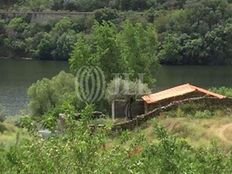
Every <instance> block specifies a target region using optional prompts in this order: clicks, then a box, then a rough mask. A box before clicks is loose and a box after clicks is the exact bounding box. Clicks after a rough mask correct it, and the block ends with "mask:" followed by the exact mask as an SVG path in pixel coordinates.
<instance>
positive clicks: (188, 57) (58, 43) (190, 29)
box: [0, 0, 232, 65]
mask: <svg viewBox="0 0 232 174" xmlns="http://www.w3.org/2000/svg"><path fill="white" fill-rule="evenodd" d="M4 2H9V1H3V2H2V3H4ZM10 2H11V3H5V6H4V5H1V7H2V8H3V10H10V11H11V10H14V9H15V10H16V11H23V12H27V11H29V12H33V11H43V10H44V12H46V10H47V11H48V12H49V11H50V10H73V11H76V12H80V11H89V12H92V13H91V15H80V16H75V15H74V16H72V15H59V11H56V12H55V13H51V14H50V15H47V16H46V15H40V16H39V15H33V13H30V14H27V13H25V14H24V15H20V14H19V15H13V16H11V17H10V18H9V17H7V18H6V15H2V17H0V31H1V32H0V33H1V34H0V38H1V41H0V47H1V48H2V50H4V51H3V52H2V53H1V55H0V56H1V57H33V58H37V59H41V60H48V59H50V60H67V59H69V57H70V56H69V55H70V53H71V52H72V47H73V45H74V44H75V43H76V42H77V41H78V38H79V36H80V35H84V37H86V38H89V37H88V34H91V33H92V31H93V28H94V25H96V21H97V22H98V23H100V24H102V22H103V21H106V22H110V23H112V24H113V25H114V27H116V28H117V29H118V30H120V29H121V26H122V25H123V23H125V21H131V22H132V23H141V24H142V25H143V26H146V27H147V26H152V27H153V32H155V35H156V36H157V37H156V42H154V46H155V47H156V50H155V51H156V52H157V53H156V58H158V59H159V61H160V63H161V64H168V65H180V64H184V65H189V64H191V65H196V64H197V65H221V64H232V60H231V57H232V51H231V49H230V47H231V43H232V41H231V40H232V39H231V38H232V36H231V33H232V32H231V31H232V23H231V21H232V20H231V19H232V6H231V2H230V1H227V0H204V1H195V0H186V1H185V0H176V1H163V0H162V1H161V0H157V1H152V0H144V1H141V0H139V1H138V0H134V1H133V0H131V2H130V3H129V2H127V1H120V3H119V2H117V1H116V0H115V1H107V0H106V1H96V2H95V1H91V3H90V2H87V1H79V0H73V1H67V2H66V3H64V2H63V1H61V2H60V1H59V2H60V3H61V4H58V5H57V4H56V3H58V1H51V2H50V1H43V0H38V1H10ZM46 2H47V3H46ZM126 2H127V3H126ZM54 3H55V4H56V5H57V8H55V9H53V6H52V4H53V5H54ZM69 3H71V4H69ZM115 4H117V5H116V6H114V5H115ZM6 6H7V7H6ZM35 7H36V8H35ZM40 7H41V8H42V9H40ZM68 7H72V8H74V9H69V8H68ZM103 7H107V8H104V9H103ZM131 10H132V11H131ZM135 11H136V12H135ZM138 11H139V12H142V13H140V14H139V15H138ZM122 12H123V13H122ZM65 13H67V14H68V11H66V12H65ZM61 14H62V13H61ZM62 17H65V18H62ZM58 26H60V27H63V28H62V29H61V31H60V33H59V31H57V29H58ZM57 33H59V36H60V37H57V35H56V34H57ZM222 33H223V34H222ZM48 43H49V44H48ZM61 50H62V51H61Z"/></svg>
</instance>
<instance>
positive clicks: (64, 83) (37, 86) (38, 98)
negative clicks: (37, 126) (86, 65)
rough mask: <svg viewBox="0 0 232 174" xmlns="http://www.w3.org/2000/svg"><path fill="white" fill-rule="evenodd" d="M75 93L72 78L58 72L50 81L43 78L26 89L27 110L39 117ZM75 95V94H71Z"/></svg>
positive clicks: (69, 75) (70, 75)
mask: <svg viewBox="0 0 232 174" xmlns="http://www.w3.org/2000/svg"><path fill="white" fill-rule="evenodd" d="M72 93H75V83H74V76H73V75H72V74H68V73H65V72H63V71H62V72H60V73H59V74H58V75H57V76H55V77H53V78H52V79H51V80H49V79H47V78H44V79H42V80H39V81H37V82H36V83H34V84H32V86H31V87H30V88H29V89H28V96H29V109H30V111H31V114H32V115H35V116H40V115H43V114H44V113H46V112H47V111H49V110H51V109H53V108H55V107H56V106H58V105H59V104H61V103H62V102H63V101H64V100H65V99H66V97H67V96H68V95H69V94H72ZM73 95H75V94H73Z"/></svg>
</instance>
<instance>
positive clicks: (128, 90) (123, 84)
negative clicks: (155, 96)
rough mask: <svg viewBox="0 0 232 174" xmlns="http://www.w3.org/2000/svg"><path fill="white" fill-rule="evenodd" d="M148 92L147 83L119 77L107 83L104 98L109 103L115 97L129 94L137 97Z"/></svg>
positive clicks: (119, 97) (121, 97) (123, 96)
mask: <svg viewBox="0 0 232 174" xmlns="http://www.w3.org/2000/svg"><path fill="white" fill-rule="evenodd" d="M148 93H151V90H150V89H149V87H148V85H147V84H146V83H142V82H141V81H140V80H137V81H134V82H133V81H129V80H124V79H121V78H115V79H113V80H112V81H111V82H110V83H109V84H108V85H107V89H106V99H107V101H108V102H109V103H111V102H112V101H113V100H115V99H126V97H127V96H129V95H131V96H134V97H135V98H138V97H140V96H142V95H144V94H148Z"/></svg>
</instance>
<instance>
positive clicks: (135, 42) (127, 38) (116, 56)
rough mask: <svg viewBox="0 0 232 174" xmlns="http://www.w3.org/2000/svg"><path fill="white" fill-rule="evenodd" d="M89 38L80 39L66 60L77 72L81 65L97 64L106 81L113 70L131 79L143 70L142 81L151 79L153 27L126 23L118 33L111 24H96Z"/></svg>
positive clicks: (153, 49)
mask: <svg viewBox="0 0 232 174" xmlns="http://www.w3.org/2000/svg"><path fill="white" fill-rule="evenodd" d="M92 30H93V32H92V33H91V34H90V35H89V36H88V38H84V37H83V38H82V39H81V40H79V41H78V42H77V43H76V45H75V47H74V50H73V52H72V54H71V58H70V60H69V62H70V67H71V69H72V71H73V72H76V71H77V70H78V69H79V68H80V67H82V66H87V65H93V66H99V67H100V68H101V69H102V70H103V71H104V72H105V76H106V79H107V81H109V80H111V79H113V77H114V76H115V73H121V75H123V73H129V75H130V77H131V78H132V79H137V78H139V74H140V73H145V77H144V80H145V81H146V82H152V79H153V77H152V75H153V74H152V72H153V70H154V69H156V65H157V63H158V59H157V56H156V53H157V38H156V33H155V30H154V28H152V27H151V26H148V27H143V26H142V25H141V24H132V23H130V22H129V21H127V22H125V23H124V24H123V26H122V29H121V31H120V32H118V30H117V29H116V27H115V25H114V24H112V23H107V22H104V23H103V24H99V23H97V24H95V25H94V26H93V28H92Z"/></svg>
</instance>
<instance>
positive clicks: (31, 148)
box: [0, 106, 232, 174]
mask: <svg viewBox="0 0 232 174" xmlns="http://www.w3.org/2000/svg"><path fill="white" fill-rule="evenodd" d="M91 112H92V109H91V107H90V106H87V108H86V109H84V110H83V111H82V113H81V114H82V118H83V120H82V121H79V122H76V121H71V120H67V124H68V125H69V126H68V127H67V129H66V131H65V133H64V134H63V135H62V136H55V137H51V138H49V139H46V140H43V139H41V138H39V137H31V138H30V139H29V140H24V141H21V142H20V143H19V144H17V145H14V146H11V147H10V148H5V147H4V146H1V148H0V159H1V160H0V166H1V168H0V171H1V173H93V172H95V173H103V174H104V173H189V174H195V173H220V174H221V173H222V174H228V173H230V172H231V155H232V154H231V153H226V152H224V151H223V150H222V149H221V148H219V147H218V146H217V145H216V144H215V143H214V144H212V147H209V148H205V147H202V148H200V149H195V148H193V147H191V146H190V145H188V144H187V142H185V141H184V140H182V139H180V138H177V137H176V136H171V135H169V134H168V133H167V132H166V131H165V129H164V128H162V127H161V126H159V125H158V124H155V125H154V127H155V134H156V135H157V140H158V141H155V142H150V143H148V142H147V141H146V139H144V136H143V135H142V134H141V133H140V132H137V135H138V136H134V137H131V136H130V135H132V134H130V133H128V132H125V133H122V136H121V138H120V140H121V142H120V146H119V145H117V144H112V145H111V146H110V147H106V145H107V140H108V138H109V137H108V134H107V132H108V131H109V129H107V128H101V129H100V128H97V129H95V130H94V131H92V130H91V129H89V127H88V123H89V122H88V120H89V118H91ZM129 142H130V143H129ZM126 144H127V145H126ZM106 148H107V149H106ZM67 165H68V167H67Z"/></svg>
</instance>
